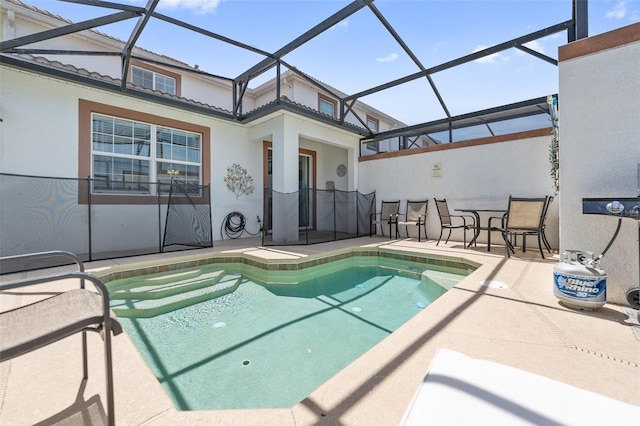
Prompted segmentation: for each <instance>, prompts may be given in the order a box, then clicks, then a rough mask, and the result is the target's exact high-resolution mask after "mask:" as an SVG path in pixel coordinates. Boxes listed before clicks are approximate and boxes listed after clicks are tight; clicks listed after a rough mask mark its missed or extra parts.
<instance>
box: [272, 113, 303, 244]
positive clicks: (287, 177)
mask: <svg viewBox="0 0 640 426" xmlns="http://www.w3.org/2000/svg"><path fill="white" fill-rule="evenodd" d="M279 120H281V125H280V126H276V129H274V132H273V141H272V143H273V145H272V146H273V148H272V149H273V151H272V155H273V157H272V160H273V163H272V166H273V169H272V177H273V213H272V215H273V217H272V231H273V241H277V242H279V243H288V242H292V241H297V240H298V220H299V218H298V210H299V206H298V190H299V188H298V133H297V131H295V128H294V126H292V125H291V123H290V122H289V121H290V119H289V118H288V117H286V116H282V117H280V118H279Z"/></svg>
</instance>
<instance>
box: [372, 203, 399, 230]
mask: <svg viewBox="0 0 640 426" xmlns="http://www.w3.org/2000/svg"><path fill="white" fill-rule="evenodd" d="M399 210H400V201H382V204H381V205H380V212H379V213H372V214H371V220H370V223H369V236H371V235H373V233H374V231H375V229H376V225H380V231H381V232H382V235H384V225H389V239H391V236H392V235H393V234H392V233H391V226H392V225H396V228H397V222H398V214H399Z"/></svg>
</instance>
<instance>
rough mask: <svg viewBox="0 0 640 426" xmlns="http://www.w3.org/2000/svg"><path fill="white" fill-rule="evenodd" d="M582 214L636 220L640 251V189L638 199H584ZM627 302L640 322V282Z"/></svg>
mask: <svg viewBox="0 0 640 426" xmlns="http://www.w3.org/2000/svg"><path fill="white" fill-rule="evenodd" d="M638 172H639V177H638V186H639V187H640V167H639V168H638ZM582 213H583V214H598V215H605V216H617V217H618V218H619V219H618V220H619V222H621V221H622V219H625V218H626V219H631V220H635V221H636V222H637V223H638V244H639V246H638V249H639V250H640V188H639V195H638V197H617V198H616V197H605V198H583V199H582ZM614 239H615V236H614ZM612 242H613V239H612V240H611V243H612ZM611 243H609V245H611ZM607 248H608V247H607ZM639 253H640V252H639ZM638 265H639V267H640V254H639V255H638ZM627 302H628V303H629V305H631V306H632V307H633V308H634V309H637V310H638V319H639V320H640V282H639V283H638V287H634V288H631V289H629V291H627Z"/></svg>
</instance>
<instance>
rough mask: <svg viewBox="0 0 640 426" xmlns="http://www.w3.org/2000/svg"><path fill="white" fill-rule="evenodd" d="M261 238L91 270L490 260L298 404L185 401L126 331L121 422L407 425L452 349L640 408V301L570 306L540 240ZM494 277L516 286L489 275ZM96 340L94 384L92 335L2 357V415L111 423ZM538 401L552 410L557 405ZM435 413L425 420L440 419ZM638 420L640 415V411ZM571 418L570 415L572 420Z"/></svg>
mask: <svg viewBox="0 0 640 426" xmlns="http://www.w3.org/2000/svg"><path fill="white" fill-rule="evenodd" d="M259 244H260V240H258V239H253V238H251V239H241V240H231V241H217V242H216V243H215V247H214V248H211V249H204V250H193V251H187V252H179V253H170V254H163V255H153V256H140V257H132V258H126V259H115V260H109V261H101V262H93V263H88V264H86V268H87V270H88V271H89V272H94V273H96V274H98V275H100V274H101V273H104V271H106V270H108V269H109V268H114V267H115V268H118V267H127V266H128V265H131V264H142V263H144V264H149V263H155V262H166V261H167V260H168V259H176V258H181V259H189V258H197V257H203V256H206V255H209V254H211V253H214V252H226V251H236V252H245V253H247V254H249V255H251V256H256V257H261V258H271V259H273V258H299V257H301V256H309V255H314V254H317V253H321V252H326V251H332V250H335V249H339V248H346V247H352V246H371V245H375V246H380V247H385V248H389V249H394V250H399V251H410V252H423V253H432V254H438V255H447V256H453V257H457V258H460V257H464V258H467V259H470V260H472V261H475V262H478V263H481V264H482V266H481V267H480V268H478V269H477V270H476V271H474V272H473V273H471V274H470V275H469V276H468V277H466V278H465V279H463V280H462V281H461V282H460V283H459V284H458V285H456V286H455V287H454V288H453V289H451V290H450V291H448V292H447V293H446V294H444V295H443V296H441V297H440V298H439V299H437V300H436V301H435V302H434V303H432V304H431V305H429V306H428V307H427V308H425V309H423V310H422V311H421V312H420V313H419V314H418V315H417V316H415V317H414V318H413V319H411V320H410V321H409V322H407V323H406V324H405V325H403V326H402V327H401V328H399V329H398V330H396V331H395V332H394V333H392V334H391V335H390V336H389V337H388V338H386V339H385V340H384V341H382V342H381V343H379V344H378V345H376V346H375V347H373V348H372V349H371V350H369V351H368V352H366V353H365V354H364V355H362V357H360V358H359V359H358V360H356V361H355V362H353V363H352V364H350V365H349V366H347V367H346V368H345V369H344V370H342V371H341V372H340V373H338V374H337V375H336V376H334V377H333V378H332V379H330V380H329V381H328V382H327V383H325V384H324V385H322V386H321V387H320V388H318V389H316V390H315V391H314V392H313V393H312V394H311V395H309V396H308V397H307V398H305V399H304V400H303V401H301V402H300V403H299V404H297V405H296V406H294V407H292V408H291V409H270V410H263V409H261V410H221V411H178V410H176V409H175V408H174V405H173V403H172V401H171V399H170V398H169V397H168V396H167V395H166V393H165V391H164V390H163V388H162V386H161V385H160V384H159V383H158V381H157V379H156V378H155V377H154V375H153V374H152V372H151V370H150V369H149V368H148V367H147V365H146V364H145V362H144V361H143V359H142V357H141V355H140V354H139V353H138V351H137V349H136V348H135V346H134V345H133V343H132V342H131V340H130V339H129V337H128V336H127V335H126V334H124V333H123V334H121V335H119V336H116V337H115V338H114V339H113V340H112V342H113V349H114V353H113V358H114V382H115V404H116V412H115V416H116V423H117V424H118V425H153V426H156V425H183V424H184V425H186V424H188V425H193V424H203V425H204V424H206V425H320V424H327V425H329V424H332V425H333V424H335V425H338V424H339V425H397V424H400V422H401V421H402V418H403V415H404V413H405V411H406V409H407V407H408V406H409V404H410V402H411V400H412V398H413V396H414V394H415V393H416V390H417V389H418V387H419V386H420V385H421V383H422V382H423V380H424V377H425V375H426V373H427V371H428V369H429V365H430V362H431V361H432V359H433V357H434V354H436V353H437V351H438V349H440V348H446V349H451V350H454V351H457V352H460V353H463V354H465V355H468V356H470V357H473V358H476V359H481V360H488V361H493V362H496V363H500V364H503V365H505V366H509V367H514V368H518V369H521V370H524V371H526V372H530V373H535V374H537V375H540V376H544V377H546V378H549V379H553V380H556V381H559V382H562V383H566V384H568V385H571V386H575V387H577V388H579V389H583V390H587V391H591V392H595V393H597V394H599V395H602V397H603V401H604V400H608V399H609V398H611V399H614V400H617V401H620V402H623V403H627V404H631V405H634V406H637V407H640V368H639V365H640V342H639V340H638V337H637V336H638V335H640V326H639V325H638V323H637V320H636V318H635V315H632V314H634V311H630V309H629V308H625V307H622V306H616V305H610V304H606V305H605V306H603V307H602V308H600V309H598V310H596V311H592V312H589V311H579V310H574V309H570V308H567V307H566V306H564V305H562V304H560V303H559V302H558V299H556V298H555V297H554V295H553V293H552V270H553V266H554V265H555V264H556V262H557V256H554V257H551V258H550V259H546V260H542V259H540V257H539V253H538V252H537V250H533V249H532V250H530V251H528V252H527V253H521V252H519V253H516V255H515V256H512V257H511V258H509V259H507V258H506V257H504V256H503V255H502V254H501V251H500V248H497V249H498V250H497V251H492V252H491V253H487V252H486V251H485V249H484V247H481V246H480V245H478V247H477V248H476V249H472V250H464V249H462V247H461V245H460V243H451V242H450V243H449V244H442V243H441V244H440V245H439V246H438V247H436V245H435V242H434V241H427V242H424V241H423V242H421V243H419V242H417V240H413V239H399V240H388V239H384V238H376V237H374V238H368V237H366V238H359V239H352V240H345V241H339V242H334V243H324V244H317V245H312V246H294V247H277V248H261V247H260V246H259ZM35 273H36V272H28V273H21V274H15V275H13V276H4V277H2V279H3V280H6V279H10V278H16V277H26V276H30V275H33V274H35ZM485 281H498V282H500V283H505V284H507V287H506V288H499V287H497V286H487V285H483V282H485ZM59 287H60V285H59V284H58V285H56V286H53V285H47V286H46V287H42V286H41V287H38V292H37V293H33V290H30V291H29V293H17V292H15V291H13V292H5V293H0V309H2V310H3V311H4V310H7V309H10V308H11V307H13V306H17V305H19V304H24V303H28V302H30V301H32V300H33V299H35V298H41V297H44V296H47V295H49V294H51V293H50V292H51V291H54V290H56V289H58V288H59ZM89 350H90V354H89V357H90V358H89V380H88V381H87V382H86V383H82V381H81V372H82V369H81V351H80V335H75V336H72V337H70V338H67V339H64V340H62V341H60V342H57V343H55V344H52V345H49V346H47V347H45V348H42V349H40V350H37V351H34V352H31V353H29V354H26V355H23V356H21V357H18V358H14V359H12V360H9V361H6V362H2V363H0V424H1V425H32V424H40V425H53V424H70V425H76V424H77V425H100V424H104V422H105V420H104V411H105V406H106V403H105V401H106V399H105V391H104V358H103V354H102V342H101V340H100V337H99V336H98V335H96V334H91V333H90V334H89ZM496 379H499V380H501V381H504V383H506V384H507V385H508V386H521V385H522V384H519V383H509V382H508V380H509V378H506V377H501V378H496ZM539 392H541V393H544V392H545V389H539ZM558 397H559V398H561V397H562V395H558ZM460 409H461V410H464V407H460ZM495 409H496V410H500V409H501V407H497V406H496V408H495ZM537 409H538V410H539V412H540V414H544V411H545V407H543V406H540V407H537ZM598 409H599V408H598V407H585V410H598ZM638 413H640V409H639V410H638ZM424 420H425V421H424V424H428V423H429V421H430V419H429V418H426V419H424ZM625 420H626V419H625ZM628 420H629V421H628V423H629V424H640V418H630V419H628ZM571 423H572V419H570V418H567V419H566V424H571ZM477 424H492V419H491V418H490V416H486V417H485V418H478V419H477Z"/></svg>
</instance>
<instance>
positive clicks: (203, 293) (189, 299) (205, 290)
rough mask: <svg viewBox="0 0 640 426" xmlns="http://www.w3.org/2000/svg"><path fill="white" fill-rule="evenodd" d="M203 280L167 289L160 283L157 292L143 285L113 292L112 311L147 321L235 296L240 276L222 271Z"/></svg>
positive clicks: (168, 286) (198, 279)
mask: <svg viewBox="0 0 640 426" xmlns="http://www.w3.org/2000/svg"><path fill="white" fill-rule="evenodd" d="M216 272H220V273H219V274H216V275H215V276H213V277H211V276H208V275H209V274H205V275H207V277H206V278H202V277H203V276H198V277H195V278H192V279H190V280H189V279H188V280H180V282H175V283H173V284H175V285H170V284H168V283H161V284H159V285H158V286H155V287H158V288H154V286H150V285H148V283H142V284H141V288H146V290H145V291H144V292H142V291H131V290H133V288H129V289H128V290H127V291H121V292H119V291H114V292H113V293H111V291H110V296H111V310H112V311H113V312H114V313H115V314H116V315H117V316H119V317H129V318H149V317H153V316H156V315H162V314H165V313H167V312H171V311H175V310H176V309H180V308H184V307H186V306H190V305H193V304H196V303H200V302H204V301H207V300H211V299H215V298H216V297H220V296H224V295H225V294H229V293H232V292H234V291H235V290H236V289H237V288H238V286H239V285H240V283H241V282H242V275H240V274H225V273H224V271H216Z"/></svg>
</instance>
